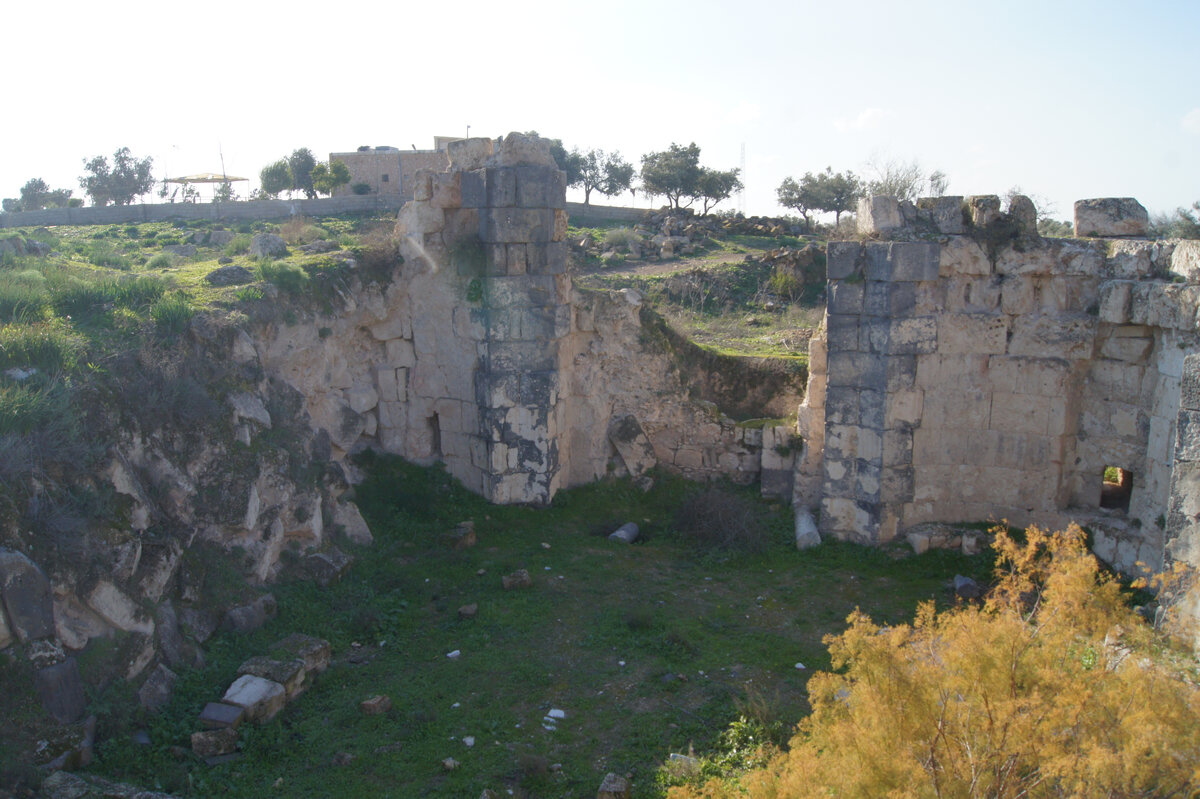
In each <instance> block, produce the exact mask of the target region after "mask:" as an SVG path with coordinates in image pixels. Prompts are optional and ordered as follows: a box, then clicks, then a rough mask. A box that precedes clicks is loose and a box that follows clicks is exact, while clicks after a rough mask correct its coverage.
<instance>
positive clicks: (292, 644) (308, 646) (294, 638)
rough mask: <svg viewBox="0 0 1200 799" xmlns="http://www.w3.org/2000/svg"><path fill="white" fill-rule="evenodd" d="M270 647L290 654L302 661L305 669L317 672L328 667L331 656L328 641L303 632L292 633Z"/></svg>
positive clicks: (331, 652)
mask: <svg viewBox="0 0 1200 799" xmlns="http://www.w3.org/2000/svg"><path fill="white" fill-rule="evenodd" d="M272 649H273V650H274V651H275V652H279V653H287V654H290V655H291V656H292V657H294V658H296V659H298V660H300V661H303V663H304V668H305V669H306V670H307V671H310V672H316V673H317V674H320V673H321V672H323V671H325V669H327V668H329V661H330V659H331V658H332V656H333V649H332V647H330V646H329V642H328V641H326V640H324V639H323V638H314V637H313V636H311V635H304V634H303V633H292V634H291V635H289V636H288V637H287V638H284V639H283V640H282V641H279V642H278V643H276V644H275V646H274V647H272Z"/></svg>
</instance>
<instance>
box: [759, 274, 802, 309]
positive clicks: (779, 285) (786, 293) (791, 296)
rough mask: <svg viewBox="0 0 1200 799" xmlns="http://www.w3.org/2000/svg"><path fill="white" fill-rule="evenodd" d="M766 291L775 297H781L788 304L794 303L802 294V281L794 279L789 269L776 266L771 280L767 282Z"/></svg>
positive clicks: (794, 276)
mask: <svg viewBox="0 0 1200 799" xmlns="http://www.w3.org/2000/svg"><path fill="white" fill-rule="evenodd" d="M767 290H768V291H770V292H771V293H772V294H774V295H775V296H776V297H782V298H784V299H786V300H787V301H788V302H795V301H796V300H798V299H800V296H801V295H802V294H803V293H804V281H802V280H801V279H800V278H798V277H796V275H795V273H794V272H792V270H791V269H788V268H786V267H784V266H782V265H781V266H776V267H775V272H774V273H772V275H771V279H770V280H769V281H767Z"/></svg>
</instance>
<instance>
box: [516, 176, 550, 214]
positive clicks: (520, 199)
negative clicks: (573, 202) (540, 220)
mask: <svg viewBox="0 0 1200 799" xmlns="http://www.w3.org/2000/svg"><path fill="white" fill-rule="evenodd" d="M515 171H516V178H517V203H516V204H517V205H518V206H520V207H521V208H553V207H555V205H554V201H555V200H557V197H556V196H555V195H556V192H557V189H558V173H559V170H558V168H557V167H554V166H520V167H517V168H516V170H515ZM559 205H560V206H561V202H560V203H559Z"/></svg>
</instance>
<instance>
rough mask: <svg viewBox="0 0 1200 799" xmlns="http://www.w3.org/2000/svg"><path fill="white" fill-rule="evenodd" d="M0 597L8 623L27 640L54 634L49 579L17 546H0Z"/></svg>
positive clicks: (23, 640) (22, 640)
mask: <svg viewBox="0 0 1200 799" xmlns="http://www.w3.org/2000/svg"><path fill="white" fill-rule="evenodd" d="M0 599H2V600H3V603H2V604H3V610H4V612H5V614H6V615H7V619H8V627H9V629H10V630H11V632H12V634H13V635H15V636H16V638H17V640H19V641H21V642H22V643H27V642H29V641H32V640H36V639H39V638H48V637H49V636H52V635H54V603H53V593H52V591H51V588H50V581H49V580H48V579H46V575H45V574H43V573H42V570H41V569H39V568H38V567H37V565H36V564H35V563H34V562H33V561H32V560H30V559H29V558H27V557H26V556H25V555H24V554H22V553H20V552H17V551H16V550H11V549H3V548H0Z"/></svg>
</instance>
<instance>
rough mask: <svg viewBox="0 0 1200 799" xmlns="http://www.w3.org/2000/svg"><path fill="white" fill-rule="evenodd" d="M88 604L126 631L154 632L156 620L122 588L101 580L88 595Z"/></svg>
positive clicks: (114, 625)
mask: <svg viewBox="0 0 1200 799" xmlns="http://www.w3.org/2000/svg"><path fill="white" fill-rule="evenodd" d="M87 604H88V607H90V608H91V609H92V610H94V611H95V612H96V613H97V614H98V615H99V616H100V617H101V618H103V619H104V620H105V621H107V622H108V623H109V624H111V625H112V626H113V627H116V628H117V629H118V630H124V631H125V632H136V633H144V634H149V633H152V632H154V620H153V619H151V618H150V617H149V616H147V615H146V614H145V612H144V611H143V610H142V609H141V607H140V606H139V605H138V604H137V602H135V601H134V600H133V599H131V598H130V597H129V595H128V594H126V593H125V592H124V591H122V590H121V589H120V588H117V587H116V586H115V585H113V584H112V583H110V582H108V581H107V580H101V581H100V582H98V583H96V586H95V587H94V588H93V589H92V590H91V591H90V592H89V593H88V595H87Z"/></svg>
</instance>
